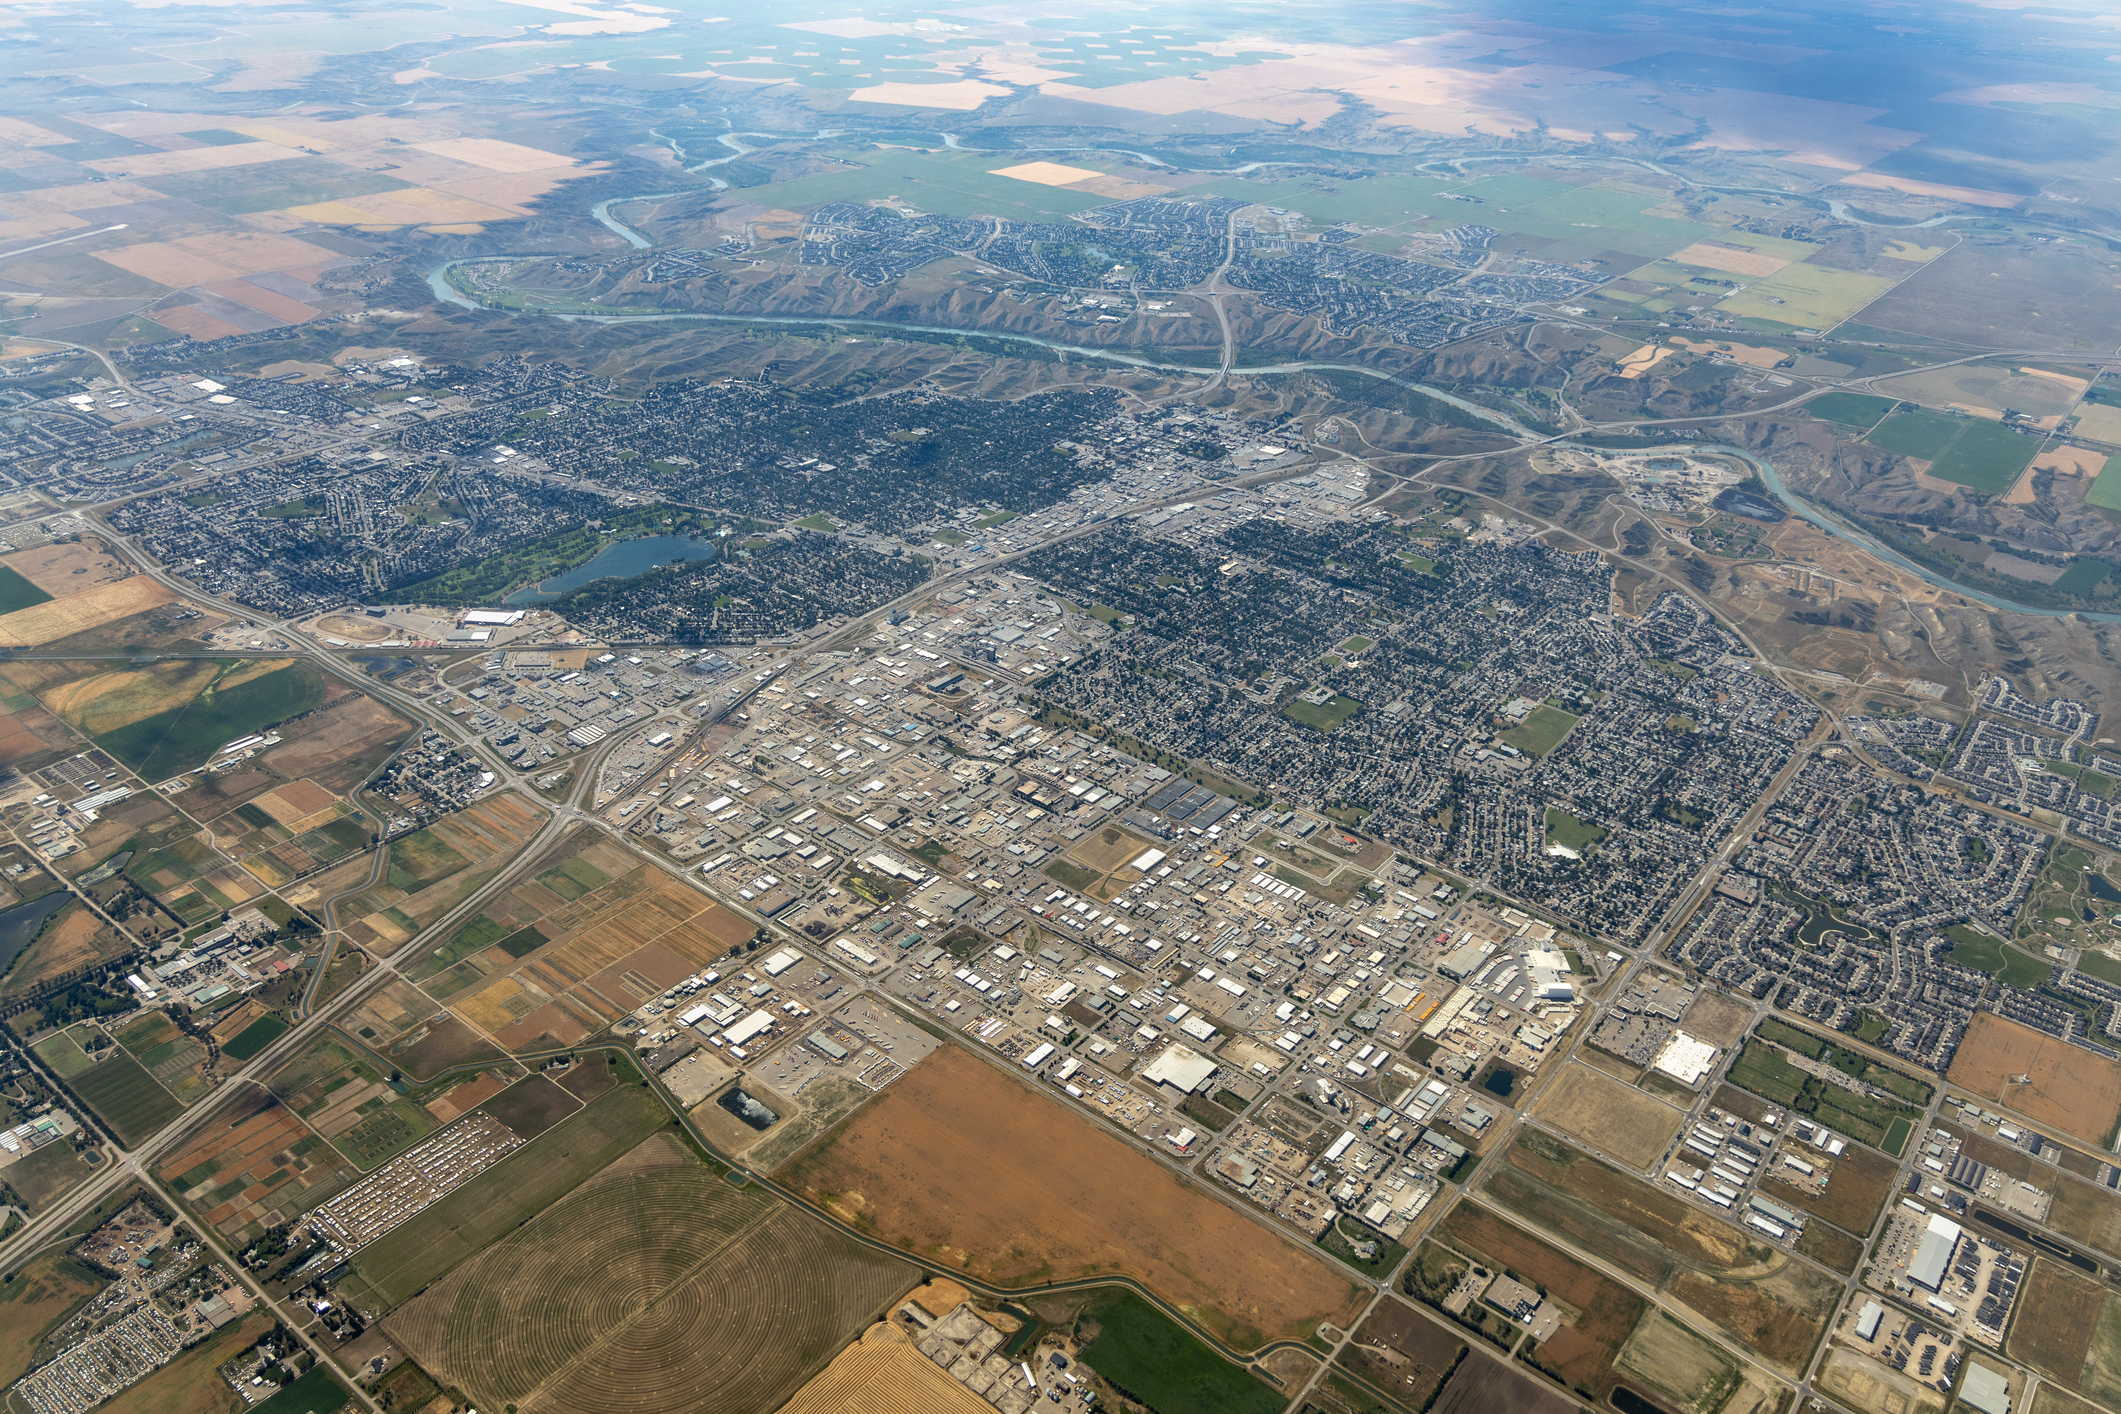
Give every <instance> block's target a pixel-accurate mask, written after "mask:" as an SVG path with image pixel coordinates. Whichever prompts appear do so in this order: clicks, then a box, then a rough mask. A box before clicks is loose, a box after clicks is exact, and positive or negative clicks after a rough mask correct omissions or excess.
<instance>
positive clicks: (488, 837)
mask: <svg viewBox="0 0 2121 1414" xmlns="http://www.w3.org/2000/svg"><path fill="white" fill-rule="evenodd" d="M316 774H323V773H321V772H320V773H316ZM545 820H546V814H545V811H544V810H543V809H542V808H541V807H539V806H537V805H535V804H533V803H532V802H530V801H529V800H526V799H524V798H523V797H522V796H520V795H517V794H516V793H514V792H513V791H510V792H505V793H503V794H499V795H490V796H487V797H486V798H485V799H483V800H481V801H479V802H478V803H477V804H475V805H473V806H471V807H470V808H468V809H465V810H460V811H458V812H457V813H456V814H454V815H446V816H444V817H442V818H441V819H439V820H437V821H435V822H434V823H433V824H432V825H430V826H428V827H427V829H426V830H425V831H422V832H421V833H420V834H415V835H407V836H404V837H402V838H401V839H400V840H399V841H398V842H397V843H396V844H395V845H393V846H392V848H393V849H394V850H402V849H405V848H407V847H408V842H413V841H419V842H421V844H420V846H419V847H421V848H425V847H426V846H427V842H428V841H432V842H433V844H434V845H437V846H439V847H441V848H442V849H443V850H445V851H453V852H454V854H455V855H456V856H457V857H458V858H459V859H461V860H463V861H464V862H463V863H462V864H459V865H456V866H455V867H454V869H453V872H446V873H441V874H439V875H438V876H433V877H430V878H429V879H428V880H427V881H426V882H425V883H424V884H422V885H421V886H420V887H416V888H413V887H401V886H400V885H398V884H393V883H391V882H389V879H388V877H387V876H386V878H385V881H384V882H383V883H380V884H378V885H377V886H376V887H374V888H372V889H369V890H367V891H365V892H363V893H361V894H359V895H356V896H355V897H353V898H351V899H347V900H345V901H344V903H343V904H342V905H341V916H342V917H347V918H351V919H353V920H354V921H353V922H352V923H351V924H349V925H347V928H346V935H347V936H348V937H349V938H352V939H353V940H354V942H356V943H357V944H360V945H362V946H364V947H368V946H375V945H376V944H378V943H381V944H383V945H384V949H383V950H384V951H386V952H387V951H389V950H390V949H391V948H393V947H395V946H396V945H397V944H399V943H402V942H404V941H405V940H406V939H407V938H409V937H410V936H412V934H413V933H415V932H417V931H418V930H419V929H421V928H424V927H425V926H427V924H429V923H430V922H432V921H433V920H435V919H436V918H439V917H441V916H442V915H443V914H445V913H447V912H448V911H449V910H450V909H451V908H453V907H455V906H456V905H457V904H458V903H459V902H461V901H462V900H463V898H464V896H465V895H466V894H468V893H470V892H471V891H472V890H473V889H475V888H477V887H478V886H479V885H480V884H481V883H483V882H485V881H486V880H487V879H489V878H491V877H492V876H493V872H494V871H495V870H496V869H498V868H500V867H501V866H502V865H503V864H504V863H507V862H508V861H509V860H511V859H513V858H514V856H515V854H516V851H518V850H520V849H521V848H522V847H523V845H524V844H525V843H526V842H528V841H529V840H530V839H531V838H532V837H533V836H535V835H536V834H537V832H538V828H539V827H540V826H541V825H543V824H544V823H545ZM443 858H444V859H445V860H446V858H447V855H446V854H445V855H444V856H443ZM369 869H370V864H369V861H368V860H367V859H352V860H348V861H347V865H346V866H342V869H341V870H335V871H333V872H332V873H331V874H328V875H326V876H324V877H325V878H327V879H332V880H335V881H336V885H335V886H336V887H337V888H340V889H344V888H347V887H349V886H355V885H358V883H359V881H360V880H362V879H365V878H366V877H367V876H368V873H369ZM318 882H320V883H321V882H322V881H321V880H320V881H318ZM304 897H309V895H308V894H304ZM288 902H290V903H294V904H296V905H297V906H307V905H304V904H302V903H301V901H300V900H299V899H295V898H290V899H289V900H288Z"/></svg>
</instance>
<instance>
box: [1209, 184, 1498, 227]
mask: <svg viewBox="0 0 2121 1414" xmlns="http://www.w3.org/2000/svg"><path fill="white" fill-rule="evenodd" d="M1464 185H1465V181H1464V179H1463V178H1450V179H1443V178H1431V177H1359V178H1355V179H1353V180H1348V181H1340V180H1333V179H1328V178H1323V177H1320V178H1312V179H1302V178H1298V179H1295V180H1291V181H1279V182H1261V181H1254V180H1251V179H1250V178H1245V177H1226V178H1224V179H1223V180H1221V181H1216V182H1207V183H1204V184H1202V185H1200V186H1197V187H1188V188H1187V189H1186V190H1187V191H1188V192H1189V193H1193V192H1199V193H1201V194H1203V195H1206V196H1227V197H1231V198H1233V199H1235V200H1237V201H1251V202H1257V203H1258V204H1260V205H1262V206H1280V207H1284V208H1286V209H1288V210H1290V211H1301V212H1303V213H1304V215H1306V216H1308V217H1310V218H1311V219H1312V220H1313V221H1316V222H1319V223H1321V224H1324V225H1332V224H1334V223H1336V222H1340V221H1349V222H1353V223H1354V224H1356V225H1358V226H1397V225H1401V224H1403V223H1406V222H1410V221H1418V220H1421V219H1422V218H1423V217H1425V216H1441V215H1446V214H1456V213H1458V212H1461V211H1472V210H1477V209H1478V208H1475V207H1469V206H1466V205H1465V204H1463V203H1461V202H1456V201H1439V200H1437V199H1436V194H1437V193H1438V192H1442V191H1448V190H1450V189H1451V188H1452V187H1456V186H1464Z"/></svg>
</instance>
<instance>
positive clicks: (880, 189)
mask: <svg viewBox="0 0 2121 1414" xmlns="http://www.w3.org/2000/svg"><path fill="white" fill-rule="evenodd" d="M838 155H839V156H840V157H841V158H842V159H843V160H845V161H847V162H850V163H854V164H857V165H856V166H854V167H852V168H850V169H849V170H847V171H845V172H828V173H825V174H823V175H820V176H815V177H797V178H796V179H795V180H793V181H788V182H775V183H772V184H771V185H768V186H762V187H747V188H746V189H745V190H744V199H745V200H746V201H756V202H759V203H761V204H763V205H766V206H776V207H781V208H784V209H800V208H804V207H811V206H818V205H821V204H823V203H825V202H828V201H853V202H865V201H869V200H871V199H872V198H875V197H882V196H896V197H898V198H899V199H900V200H901V201H904V202H907V203H909V204H911V205H913V206H915V207H918V208H919V209H920V210H922V211H926V212H930V213H932V214H934V215H937V216H950V217H965V216H980V215H994V216H1007V217H1009V218H1011V219H1012V220H1017V221H1049V220H1051V219H1053V218H1054V217H1056V216H1067V215H1071V214H1073V213H1075V212H1077V211H1089V210H1091V209H1093V208H1095V207H1099V206H1108V205H1110V204H1111V202H1112V198H1111V197H1108V196H1092V195H1090V194H1089V193H1087V192H1079V191H1070V190H1069V189H1067V188H1066V187H1048V186H1041V185H1039V184H1038V183H1036V182H1020V181H1017V180H1015V179H1014V178H1011V177H990V176H988V175H987V172H988V169H989V168H993V167H1008V166H1012V165H1014V164H1016V163H1017V162H1020V161H1021V160H1022V155H1021V154H1018V153H1008V154H1003V153H980V154H977V155H971V154H967V155H964V156H949V157H946V156H943V155H941V154H939V153H927V152H910V151H906V150H903V149H879V150H874V151H864V152H845V153H841V154H838ZM1083 238H1084V239H1085V240H1087V241H1093V242H1094V240H1095V238H1096V233H1095V232H1093V231H1091V230H1090V229H1089V228H1088V227H1085V228H1084V229H1083Z"/></svg>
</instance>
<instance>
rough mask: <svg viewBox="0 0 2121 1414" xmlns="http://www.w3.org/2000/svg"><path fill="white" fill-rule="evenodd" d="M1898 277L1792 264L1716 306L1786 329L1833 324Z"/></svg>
mask: <svg viewBox="0 0 2121 1414" xmlns="http://www.w3.org/2000/svg"><path fill="white" fill-rule="evenodd" d="M1896 283H1897V282H1896V281H1893V280H1888V279H1885V278H1884V277H1883V276H1879V275H1860V274H1857V273H1856V272H1855V271H1852V270H1835V269H1833V268H1831V267H1829V266H1825V265H1802V264H1800V265H1789V266H1785V267H1784V268H1783V269H1781V270H1778V271H1777V272H1775V273H1774V274H1773V275H1770V276H1768V277H1767V278H1766V279H1764V280H1761V281H1759V282H1757V283H1755V284H1752V285H1748V286H1747V287H1746V288H1745V289H1742V290H1740V291H1739V292H1738V293H1737V294H1735V295H1732V296H1731V297H1730V298H1729V299H1727V300H1725V301H1723V302H1722V303H1721V304H1719V305H1717V306H1716V312H1717V313H1718V314H1721V315H1724V316H1726V317H1728V318H1731V319H1751V320H1757V321H1759V322H1760V323H1762V324H1767V325H1770V326H1774V327H1776V328H1780V329H1822V330H1824V329H1831V328H1833V327H1834V326H1835V325H1837V324H1839V323H1841V322H1842V321H1843V320H1845V319H1847V318H1849V317H1850V316H1851V315H1853V314H1855V313H1856V312H1857V311H1859V310H1861V309H1862V308H1863V307H1864V306H1865V305H1867V304H1870V303H1871V302H1872V301H1873V300H1876V299H1878V298H1879V297H1880V296H1881V295H1884V294H1886V293H1888V292H1889V291H1891V289H1892V288H1893V286H1894V285H1895V284H1896Z"/></svg>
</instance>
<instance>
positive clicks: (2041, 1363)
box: [2010, 1257, 2107, 1388]
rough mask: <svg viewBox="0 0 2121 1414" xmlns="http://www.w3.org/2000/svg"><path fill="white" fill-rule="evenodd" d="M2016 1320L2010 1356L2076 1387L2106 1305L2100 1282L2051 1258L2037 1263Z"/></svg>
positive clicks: (2012, 1327) (2044, 1258)
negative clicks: (2102, 1310) (2080, 1274)
mask: <svg viewBox="0 0 2121 1414" xmlns="http://www.w3.org/2000/svg"><path fill="white" fill-rule="evenodd" d="M2018 1301H2019V1310H2018V1314H2017V1317H2016V1319H2015V1320H2013V1321H2012V1322H2011V1334H2010V1354H2011V1358H2013V1359H2015V1360H2023V1361H2024V1362H2025V1363H2026V1364H2028V1365H2030V1366H2032V1367H2033V1368H2034V1369H2035V1370H2038V1371H2039V1372H2040V1373H2041V1374H2043V1375H2048V1376H2050V1377H2052V1378H2054V1379H2057V1380H2060V1381H2062V1382H2063V1383H2064V1384H2066V1385H2069V1386H2071V1387H2072V1388H2076V1387H2078V1386H2079V1385H2080V1383H2081V1380H2082V1372H2083V1370H2084V1357H2085V1354H2086V1353H2087V1352H2088V1351H2089V1350H2090V1349H2091V1343H2092V1337H2093V1335H2094V1334H2096V1333H2097V1331H2098V1329H2099V1313H2100V1311H2101V1309H2102V1308H2103V1307H2104V1306H2105V1304H2106V1301H2107V1296H2106V1291H2105V1289H2104V1288H2103V1287H2101V1286H2100V1285H2099V1283H2098V1282H2096V1281H2092V1280H2091V1279H2089V1278H2087V1277H2082V1276H2079V1275H2078V1274H2077V1273H2075V1272H2073V1271H2071V1270H2070V1269H2069V1268H2067V1267H2065V1266H2063V1265H2061V1264H2060V1263H2058V1262H2055V1261H2052V1260H2050V1259H2049V1258H2046V1257H2041V1258H2038V1259H2037V1260H2035V1261H2034V1263H2033V1270H2032V1275H2031V1276H2029V1277H2027V1278H2026V1282H2025V1290H2024V1292H2023V1294H2022V1295H2020V1297H2019V1298H2018Z"/></svg>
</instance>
